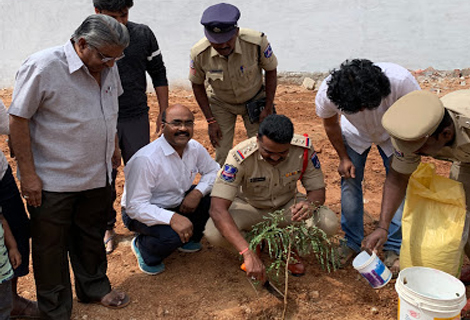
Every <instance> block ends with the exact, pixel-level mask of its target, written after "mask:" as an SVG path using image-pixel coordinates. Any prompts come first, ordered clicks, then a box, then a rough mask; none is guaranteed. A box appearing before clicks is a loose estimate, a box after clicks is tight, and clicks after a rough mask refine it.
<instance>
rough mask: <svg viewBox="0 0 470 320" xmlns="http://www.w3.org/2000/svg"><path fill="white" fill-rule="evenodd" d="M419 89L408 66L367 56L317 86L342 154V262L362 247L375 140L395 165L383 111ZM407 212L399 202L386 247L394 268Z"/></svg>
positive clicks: (321, 112)
mask: <svg viewBox="0 0 470 320" xmlns="http://www.w3.org/2000/svg"><path fill="white" fill-rule="evenodd" d="M415 90H420V87H419V84H418V83H417V81H416V79H415V78H414V77H413V75H411V74H410V73H409V72H408V71H407V70H406V69H405V68H403V67H400V66H398V65H396V64H393V63H388V62H381V63H372V62H371V61H369V60H366V59H354V60H346V61H345V62H343V63H342V64H341V66H340V68H339V69H335V70H333V72H332V73H331V74H330V75H329V76H328V77H327V78H326V79H325V80H324V81H323V83H322V84H321V86H320V88H319V90H318V93H317V96H316V98H315V105H316V113H317V115H318V116H319V117H320V118H322V119H323V125H324V127H325V131H326V134H327V135H328V138H329V140H330V142H331V144H332V145H333V147H334V148H335V150H336V152H337V153H338V156H339V159H340V163H339V167H338V172H339V174H340V176H341V227H342V229H343V231H344V232H345V239H344V241H342V242H341V245H340V248H339V249H338V254H339V258H340V259H339V262H340V265H345V264H346V263H347V262H348V261H350V260H351V259H352V258H353V257H354V256H355V254H356V253H358V252H359V251H360V248H361V242H362V239H363V237H364V224H363V215H364V204H363V194H362V180H363V178H364V167H365V163H366V159H367V155H368V154H369V151H370V149H371V146H372V144H375V145H376V146H377V149H378V150H379V153H380V155H381V157H382V160H383V163H384V167H385V170H386V172H387V173H388V170H389V167H390V158H391V156H392V154H393V146H392V144H391V141H390V136H389V135H388V133H387V132H386V131H385V129H384V128H383V127H382V124H381V119H382V116H383V114H384V113H385V111H387V110H388V108H389V107H390V106H391V105H392V104H393V103H394V102H395V101H396V100H398V99H399V98H400V97H402V96H404V95H406V94H407V93H409V92H411V91H415ZM340 119H341V121H340ZM402 211H403V206H400V208H399V209H398V210H397V212H396V213H395V216H394V219H393V221H392V223H391V224H390V227H389V229H388V241H387V242H386V243H385V246H384V251H385V255H386V257H385V260H386V261H385V262H386V263H387V264H388V265H389V267H392V272H398V271H399V263H398V257H399V254H400V246H401V213H402Z"/></svg>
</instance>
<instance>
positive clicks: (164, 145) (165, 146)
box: [161, 134, 191, 157]
mask: <svg viewBox="0 0 470 320" xmlns="http://www.w3.org/2000/svg"><path fill="white" fill-rule="evenodd" d="M161 139H162V150H163V154H164V155H165V156H166V157H168V156H169V155H172V154H173V153H175V154H177V152H176V150H175V149H174V148H173V147H172V146H171V144H169V143H168V141H167V140H166V139H165V135H163V134H162V136H161ZM189 141H191V140H189ZM189 141H188V144H187V145H186V147H185V148H184V150H183V155H184V154H185V152H186V150H187V149H188V147H189Z"/></svg>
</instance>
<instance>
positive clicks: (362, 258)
mask: <svg viewBox="0 0 470 320" xmlns="http://www.w3.org/2000/svg"><path fill="white" fill-rule="evenodd" d="M352 265H353V267H354V269H356V270H357V271H359V273H360V274H361V275H362V276H363V277H364V278H366V280H367V281H368V282H369V284H370V286H371V287H372V288H374V289H379V288H382V287H383V286H385V285H386V284H387V283H388V282H389V281H390V279H392V273H391V272H390V270H389V269H388V268H387V267H386V266H385V265H384V264H383V262H382V260H380V259H379V257H377V255H376V254H375V252H373V253H372V256H371V255H370V254H368V253H367V252H366V251H362V252H361V253H359V254H358V255H357V256H356V258H355V259H354V261H353V263H352Z"/></svg>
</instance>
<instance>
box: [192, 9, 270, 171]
mask: <svg viewBox="0 0 470 320" xmlns="http://www.w3.org/2000/svg"><path fill="white" fill-rule="evenodd" d="M239 18H240V11H239V10H238V8H237V7H235V6H233V5H231V4H227V3H219V4H216V5H213V6H210V7H208V8H207V9H206V10H205V11H204V13H203V14H202V18H201V24H202V25H203V26H204V32H205V35H206V37H205V38H203V39H202V40H200V41H199V42H198V43H196V44H195V45H194V46H193V48H192V49H191V64H190V74H189V80H190V81H191V83H192V88H193V92H194V96H195V97H196V101H197V103H198V104H199V107H200V108H201V110H202V112H203V113H204V116H205V117H206V119H207V123H208V125H209V137H210V139H211V143H212V145H213V146H214V147H215V148H216V158H215V159H216V161H217V162H218V163H219V164H220V165H222V164H223V163H224V161H225V158H226V157H227V154H228V151H229V150H230V149H231V148H232V143H233V135H234V130H235V123H236V119H237V115H241V116H242V117H243V122H244V124H245V128H246V130H247V134H248V137H253V136H255V135H256V133H257V131H258V127H259V123H258V122H255V123H252V122H250V119H249V117H248V112H247V109H246V103H247V102H250V101H256V100H261V99H263V98H266V103H265V107H264V109H263V110H262V112H261V114H260V116H259V122H262V121H263V119H264V118H265V117H266V116H267V115H269V114H271V113H272V112H273V101H274V94H275V92H276V86H277V70H276V68H277V58H276V56H275V55H274V53H273V50H272V48H271V45H270V44H269V42H268V39H267V38H266V35H265V34H264V33H261V32H258V31H254V30H250V29H240V28H238V26H237V21H238V19H239ZM262 69H264V71H265V79H264V80H265V84H264V86H263V73H262ZM205 79H207V81H208V83H209V87H208V90H207V92H206V88H205V86H204V80H205Z"/></svg>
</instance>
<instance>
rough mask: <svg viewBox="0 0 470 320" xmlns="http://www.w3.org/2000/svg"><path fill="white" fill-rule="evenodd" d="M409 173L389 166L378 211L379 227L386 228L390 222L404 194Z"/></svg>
mask: <svg viewBox="0 0 470 320" xmlns="http://www.w3.org/2000/svg"><path fill="white" fill-rule="evenodd" d="M409 178H410V175H406V174H401V173H398V172H396V171H395V170H393V169H392V168H390V171H389V173H388V175H387V178H386V179H385V184H384V190H383V195H382V206H381V211H380V221H379V227H380V228H383V229H386V230H388V227H389V226H390V222H391V221H392V219H393V216H394V215H395V212H396V211H397V209H398V207H400V204H401V203H402V201H403V199H404V198H405V194H406V187H407V185H408V180H409Z"/></svg>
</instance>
